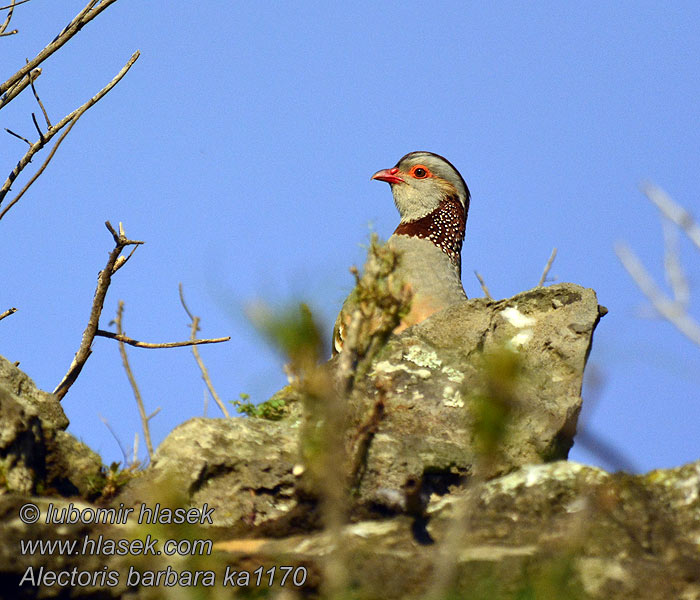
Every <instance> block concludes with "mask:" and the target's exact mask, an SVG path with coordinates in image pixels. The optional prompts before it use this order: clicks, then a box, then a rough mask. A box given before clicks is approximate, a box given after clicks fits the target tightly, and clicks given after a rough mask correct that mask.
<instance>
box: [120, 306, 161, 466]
mask: <svg viewBox="0 0 700 600" xmlns="http://www.w3.org/2000/svg"><path fill="white" fill-rule="evenodd" d="M123 314H124V302H123V301H122V300H120V301H119V307H118V308H117V318H116V319H115V324H116V326H117V334H118V336H119V337H122V336H123V333H124V332H123V329H122V316H123ZM119 354H120V355H121V357H122V363H123V364H124V370H125V371H126V376H127V377H128V378H129V383H130V384H131V389H132V390H133V392H134V398H136V405H137V406H138V408H139V416H140V417H141V427H142V428H143V437H144V439H145V440H146V449H147V450H148V458H150V459H151V460H153V443H152V442H151V430H150V427H149V422H150V420H151V419H152V418H153V417H155V416H156V415H157V414H158V413H159V412H160V408H156V410H154V411H153V412H152V413H151V414H150V415H147V414H146V407H145V406H144V404H143V398H142V397H141V392H140V390H139V386H138V385H137V383H136V378H135V377H134V373H133V371H132V370H131V365H129V357H128V356H127V355H126V348H125V347H124V343H123V342H121V341H120V342H119Z"/></svg>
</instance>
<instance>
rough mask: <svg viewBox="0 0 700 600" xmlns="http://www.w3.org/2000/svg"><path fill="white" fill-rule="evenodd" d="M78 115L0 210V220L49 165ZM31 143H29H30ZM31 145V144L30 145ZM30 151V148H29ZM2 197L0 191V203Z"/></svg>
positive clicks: (0, 202)
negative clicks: (27, 179)
mask: <svg viewBox="0 0 700 600" xmlns="http://www.w3.org/2000/svg"><path fill="white" fill-rule="evenodd" d="M79 118H80V116H78V117H76V118H75V119H74V120H73V122H72V123H71V124H70V125H68V127H66V130H65V131H64V132H63V133H62V134H61V137H59V138H58V140H56V143H55V144H54V145H53V148H51V152H49V155H48V156H47V157H46V160H45V161H44V162H43V163H42V165H41V166H40V167H39V168H38V169H37V171H36V173H34V175H32V176H31V178H30V179H29V181H27V183H26V184H24V187H23V188H22V189H21V190H20V191H19V193H18V194H17V195H16V196H15V197H14V198H13V199H12V200H11V201H10V202H9V204H8V205H7V206H6V207H5V208H3V209H2V211H0V221H2V218H3V217H4V216H5V215H6V214H7V213H8V212H9V211H10V209H11V208H12V207H13V206H14V205H15V204H17V203H18V202H19V201H20V198H22V196H24V194H25V193H26V192H27V190H28V189H29V188H30V187H31V186H32V185H33V184H34V182H35V181H36V180H37V179H39V177H41V174H42V173H43V172H44V171H45V170H46V167H48V166H49V163H50V162H51V159H52V158H53V157H54V155H55V154H56V151H57V150H58V148H59V147H60V145H61V143H62V142H63V140H65V139H66V136H67V135H68V134H69V133H70V130H71V129H73V125H75V124H76V123H77V122H78V119H79ZM30 144H31V143H30ZM32 147H33V146H32ZM30 152H31V148H30ZM7 191H8V192H9V191H10V188H9V187H8V188H7ZM2 197H3V194H2V193H1V192H0V204H2Z"/></svg>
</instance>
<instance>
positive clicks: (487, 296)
mask: <svg viewBox="0 0 700 600" xmlns="http://www.w3.org/2000/svg"><path fill="white" fill-rule="evenodd" d="M474 275H476V278H477V279H478V280H479V285H480V286H481V291H483V292H484V296H486V298H487V299H488V300H493V297H492V296H491V292H489V288H487V287H486V282H485V281H484V278H483V277H482V276H481V274H480V273H479V271H474Z"/></svg>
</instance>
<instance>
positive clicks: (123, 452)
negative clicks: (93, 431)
mask: <svg viewBox="0 0 700 600" xmlns="http://www.w3.org/2000/svg"><path fill="white" fill-rule="evenodd" d="M98 416H99V417H100V421H102V422H103V423H104V425H105V427H106V428H107V430H108V431H109V432H110V433H111V434H112V437H113V438H114V440H115V441H116V442H117V446H119V449H120V450H121V451H122V456H123V457H124V466H126V465H128V464H129V457H128V456H127V455H126V450H125V449H124V446H122V443H121V440H120V439H119V438H118V437H117V433H116V431H114V429H112V426H111V425H110V424H109V421H108V420H107V419H105V418H104V417H103V416H102V415H98Z"/></svg>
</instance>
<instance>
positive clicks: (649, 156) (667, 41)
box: [0, 0, 700, 470]
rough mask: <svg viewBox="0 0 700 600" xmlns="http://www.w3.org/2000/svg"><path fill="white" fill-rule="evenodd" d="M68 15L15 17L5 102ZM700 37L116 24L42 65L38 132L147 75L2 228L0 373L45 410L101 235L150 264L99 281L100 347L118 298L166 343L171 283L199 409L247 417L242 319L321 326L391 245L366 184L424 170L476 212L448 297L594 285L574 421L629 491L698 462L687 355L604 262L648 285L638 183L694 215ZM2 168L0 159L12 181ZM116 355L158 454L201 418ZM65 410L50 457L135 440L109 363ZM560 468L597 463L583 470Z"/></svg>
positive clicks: (568, 13) (389, 12) (244, 13)
mask: <svg viewBox="0 0 700 600" xmlns="http://www.w3.org/2000/svg"><path fill="white" fill-rule="evenodd" d="M84 3H85V0H80V1H74V0H70V1H69V0H64V1H62V2H52V1H50V0H32V2H29V3H28V4H25V5H22V6H20V7H17V9H16V10H15V17H14V19H13V27H16V28H18V29H19V30H20V32H19V34H18V35H15V36H11V37H6V38H1V39H0V44H2V49H3V60H2V67H3V69H2V70H3V75H4V78H6V77H9V76H10V75H11V74H12V73H14V71H15V70H17V69H18V68H19V67H20V66H21V64H23V61H24V59H25V58H27V57H29V58H31V57H33V56H34V55H35V54H36V53H37V52H38V51H39V50H40V49H41V48H43V47H44V45H45V44H46V43H48V42H49V41H50V40H51V39H53V37H54V36H55V35H56V34H57V33H58V31H59V30H60V29H61V28H62V26H63V25H64V24H65V23H67V22H68V21H69V20H70V18H72V17H73V16H74V15H75V14H76V13H77V12H78V11H79V10H80V9H81V8H82V7H83V5H84ZM698 23H700V5H699V4H698V3H696V2H674V3H665V4H660V3H653V2H615V3H604V2H594V3H585V4H580V5H574V4H573V3H560V2H541V3H537V4H535V3H524V2H489V3H483V2H482V3H463V2H437V3H432V4H430V6H427V5H426V4H425V3H419V2H401V3H390V2H379V3H378V2H355V3H352V4H345V3H327V2H299V3H281V2H280V3H259V2H248V3H232V2H222V1H218V2H210V3H205V4H201V3H200V4H197V3H194V4H193V3H185V2H163V1H156V0H151V1H149V2H134V1H129V0H120V1H119V2H117V3H116V4H115V5H114V6H112V7H110V8H109V9H108V10H107V11H106V12H105V13H103V14H102V15H101V16H99V17H98V18H97V19H96V20H94V21H93V22H91V23H90V24H88V25H87V26H86V27H85V28H84V29H83V31H82V32H80V34H78V36H76V37H75V38H74V39H73V40H71V41H70V42H69V44H68V45H67V46H66V47H64V48H63V49H62V50H61V51H60V52H58V53H57V54H55V55H54V56H53V57H51V58H50V59H49V60H48V61H47V62H46V63H44V65H43V70H44V72H43V74H42V76H41V77H40V78H39V80H38V84H37V87H38V91H39V93H40V94H41V97H42V99H43V101H44V104H45V105H46V107H47V109H48V111H49V113H50V115H51V116H52V118H53V120H54V122H55V121H57V120H58V119H59V118H60V117H62V116H63V115H65V114H67V113H68V112H69V111H71V110H72V109H74V108H75V107H77V106H79V105H80V104H82V103H83V102H84V101H85V100H86V99H87V98H88V97H90V96H92V95H93V94H94V93H95V92H96V91H97V90H99V89H100V88H101V87H102V86H104V85H105V84H106V83H107V82H108V81H109V80H110V79H111V78H112V77H113V76H114V74H116V73H117V71H119V69H120V68H121V66H122V65H123V64H124V63H125V62H126V61H127V59H128V58H129V56H130V55H131V54H132V52H133V51H134V50H136V49H140V50H141V53H142V54H141V58H140V59H139V61H138V62H137V63H136V65H135V66H134V67H133V69H132V70H131V72H130V73H129V74H128V75H127V77H126V78H125V79H124V80H123V81H122V82H121V83H120V84H119V85H118V86H117V87H116V88H115V89H114V90H113V91H112V92H111V93H110V94H109V95H108V96H107V97H106V98H105V99H104V100H102V101H101V102H100V103H99V104H98V105H97V106H95V107H94V108H92V109H91V110H90V111H89V112H88V113H87V114H86V115H85V116H83V117H82V119H81V120H80V121H79V123H78V124H77V125H76V126H75V127H74V128H73V131H72V132H71V133H70V134H69V137H68V138H67V139H66V141H65V142H64V144H63V145H62V147H61V148H60V149H59V151H58V153H57V155H56V157H55V158H54V160H53V162H52V163H51V165H50V166H49V168H48V169H47V171H46V173H45V174H44V175H43V176H42V177H41V178H40V179H39V180H38V182H37V183H36V184H35V185H34V186H33V188H32V189H31V191H30V192H29V193H28V194H27V195H26V196H25V197H24V198H23V199H22V200H21V202H20V203H19V204H18V205H17V206H16V207H15V208H14V209H13V210H12V211H11V212H10V213H9V214H8V215H7V216H6V217H5V218H4V219H3V220H2V222H0V257H1V259H0V282H1V284H0V312H1V311H2V310H5V308H9V307H10V306H16V307H17V308H18V309H19V310H18V312H17V313H16V314H15V315H13V316H12V317H10V318H7V319H5V320H4V321H2V322H1V323H0V354H2V355H3V356H5V357H6V358H8V359H9V360H12V361H20V363H21V364H20V366H21V368H23V369H24V370H25V371H26V372H27V373H28V374H29V375H30V376H31V377H32V378H33V379H34V380H35V381H36V382H37V384H38V385H39V386H40V387H42V388H43V389H46V390H52V389H53V388H54V387H55V385H56V384H57V383H58V382H59V381H60V380H61V378H62V376H63V375H64V373H65V371H66V370H67V368H68V366H69V364H70V362H71V360H72V357H73V354H74V353H75V351H76V350H77V347H78V345H79V342H80V337H81V334H82V330H83V328H84V327H85V324H86V322H87V317H88V314H89V310H90V305H91V302H92V295H93V292H94V288H95V283H96V275H97V273H98V271H99V270H100V269H101V268H102V267H103V266H104V264H105V261H106V258H107V253H108V252H109V250H111V248H112V240H111V236H110V235H109V234H108V232H107V231H106V229H105V228H104V225H103V222H104V221H105V220H107V219H109V220H111V221H112V223H113V224H115V225H116V224H117V223H118V222H119V221H123V222H124V225H125V228H126V232H127V234H128V235H129V236H131V237H133V238H136V239H143V240H146V242H147V243H146V244H145V246H143V247H142V248H140V249H139V250H138V251H137V252H136V254H135V255H134V257H133V258H132V260H131V261H130V263H129V264H128V265H127V266H126V267H125V268H124V269H122V270H121V271H120V272H119V273H118V275H117V276H116V277H115V279H114V282H113V285H112V287H111V288H110V291H109V295H108V297H107V302H106V305H105V312H104V314H103V317H102V321H101V325H102V327H103V328H107V325H108V323H109V321H110V320H111V319H112V318H113V316H114V314H115V311H116V306H117V302H118V300H119V299H122V300H124V301H125V303H126V312H125V317H124V318H125V321H124V327H125V330H126V333H127V334H128V335H131V336H132V337H135V338H137V339H141V340H145V341H174V340H179V339H185V338H187V337H188V335H189V331H188V328H187V323H188V321H187V318H186V316H185V315H184V313H183V311H182V309H181V307H180V305H179V300H178V295H177V285H178V282H180V281H181V282H182V283H183V285H184V288H185V293H186V296H187V299H188V302H189V304H190V306H191V308H192V309H193V311H194V312H195V313H196V314H198V315H200V316H201V317H202V319H203V322H202V328H203V330H202V333H201V335H202V336H205V337H216V336H223V335H231V336H232V340H231V341H230V342H228V343H227V344H225V345H218V346H208V347H201V348H200V350H201V354H202V356H203V358H204V360H205V362H206V364H207V366H208V368H209V370H210V374H211V376H212V378H213V380H214V383H215V385H216V387H217V389H218V391H219V394H220V395H221V396H222V397H223V398H225V399H228V400H232V399H235V398H237V397H238V395H239V394H240V393H242V392H244V393H248V394H250V395H251V397H252V399H253V400H255V401H259V400H264V399H266V398H267V397H269V396H270V395H271V394H272V393H273V392H274V391H276V390H277V389H279V388H280V387H282V386H283V385H284V384H285V377H284V375H283V373H282V370H281V362H282V361H281V359H280V357H279V356H277V355H276V354H275V353H274V352H273V351H272V350H270V349H269V348H267V347H266V346H265V345H264V343H263V342H262V341H261V339H260V338H259V336H258V335H257V334H256V333H255V332H254V330H253V329H252V327H251V326H250V325H249V324H248V322H247V321H246V319H245V316H244V308H245V306H246V305H247V304H248V303H250V302H252V301H254V300H256V299H265V300H266V301H268V302H270V303H271V304H273V305H280V306H281V305H285V303H287V302H288V301H290V300H294V299H305V300H307V301H308V302H309V303H310V304H311V305H312V307H313V308H314V309H315V310H316V312H317V314H318V315H319V316H320V317H321V318H322V320H323V321H324V323H325V324H326V325H327V326H328V328H329V330H330V325H331V323H332V322H333V319H334V318H335V315H336V313H337V311H338V309H339V307H340V304H341V303H342V301H343V299H344V297H345V295H346V294H347V292H348V291H349V289H350V287H351V285H352V278H351V276H350V274H349V273H348V267H349V266H350V265H352V264H361V263H362V261H363V253H364V251H363V249H362V244H363V243H365V242H366V241H367V238H368V234H369V231H370V230H374V231H377V232H378V233H379V234H380V235H381V236H384V237H388V236H389V235H390V234H391V232H392V230H393V229H394V227H395V226H396V224H397V222H398V217H397V213H396V211H395V208H394V206H393V202H392V200H391V194H390V192H389V189H388V186H386V185H384V184H379V183H377V182H370V180H369V176H370V175H371V174H372V173H374V172H375V171H376V170H378V169H380V168H385V167H389V166H392V165H393V164H394V163H395V162H396V161H397V159H398V158H399V157H401V156H402V155H403V154H405V153H406V152H409V151H412V150H431V151H434V152H438V153H440V154H442V155H444V156H446V157H447V158H449V160H450V161H451V162H452V163H453V164H454V165H455V166H457V167H458V168H459V169H460V171H461V173H462V175H463V176H464V178H465V179H466V181H467V183H468V185H469V187H470V189H471V191H472V204H471V209H470V214H469V221H468V223H467V239H466V244H465V249H464V252H463V273H464V276H463V279H464V283H465V288H466V290H467V293H468V294H469V295H470V296H480V295H481V291H480V288H479V285H478V282H477V281H476V279H475V278H474V277H473V275H472V273H473V271H474V270H475V269H476V270H478V271H479V272H480V273H481V274H482V275H483V276H484V278H485V280H486V282H487V284H488V286H489V288H490V290H491V292H492V294H493V295H494V296H495V297H499V298H501V297H508V296H511V295H514V294H516V293H518V292H520V291H524V290H527V289H529V288H531V287H533V286H534V285H535V284H536V283H537V281H538V279H539V277H540V274H541V271H542V268H543V266H544V263H545V262H546V260H547V258H548V256H549V253H550V252H551V250H552V247H554V246H556V247H558V249H559V255H558V257H557V259H556V261H555V264H554V267H553V269H552V272H551V275H553V276H555V277H556V278H557V281H572V282H575V283H578V284H581V285H583V286H586V287H592V288H594V289H595V290H596V292H597V293H598V298H599V302H600V303H601V304H603V305H605V306H607V307H608V309H609V310H610V313H609V314H608V315H607V316H606V317H605V318H604V319H603V320H602V321H601V323H600V325H599V328H598V331H597V332H596V335H595V340H594V347H593V352H592V354H591V357H590V361H589V373H590V374H592V375H594V377H591V379H590V382H589V384H588V385H587V386H586V389H585V390H584V415H583V419H584V421H585V423H586V424H587V425H588V427H590V429H591V431H593V432H595V433H596V435H598V436H601V437H603V438H604V439H605V440H607V441H608V442H609V443H611V444H613V445H614V446H615V447H616V448H618V449H619V450H620V451H622V452H624V453H625V454H626V455H627V456H629V458H630V459H631V460H632V461H633V463H634V464H636V465H637V466H638V468H639V469H640V470H648V469H651V468H656V467H666V466H674V465H678V464H682V463H684V462H688V461H691V460H694V459H697V458H698V457H699V456H700V349H698V348H697V347H694V346H693V345H692V344H691V343H690V342H687V341H686V340H685V339H683V338H682V337H681V335H680V334H678V333H677V332H676V331H675V330H674V329H673V328H672V327H671V326H670V325H669V324H667V323H665V322H663V321H661V320H659V319H657V318H653V316H652V318H649V317H650V316H651V314H650V312H649V311H648V310H645V301H644V299H643V298H642V296H641V294H640V293H639V291H638V290H637V289H636V288H635V286H634V284H633V283H632V282H631V280H630V279H629V277H628V276H627V274H626V273H625V271H624V269H623V268H622V267H621V265H620V264H619V262H618V260H617V259H616V257H615V254H614V252H613V245H614V243H615V242H616V241H619V240H624V241H626V242H627V243H629V244H630V246H631V247H632V248H633V249H634V250H635V251H636V252H637V253H638V254H639V256H640V258H641V259H642V260H643V261H644V262H645V264H646V265H647V266H648V268H649V269H650V270H651V272H652V273H653V275H654V276H655V277H656V278H657V280H659V281H663V269H662V261H663V237H662V230H661V226H660V222H659V218H658V215H657V211H656V209H655V208H654V207H653V206H652V205H650V203H648V202H647V201H646V200H645V198H644V196H643V195H642V194H641V193H640V192H639V189H638V185H639V183H640V182H641V181H643V180H651V181H653V182H655V183H656V184H658V185H659V186H661V187H663V188H664V189H665V190H666V191H668V192H669V193H670V194H671V195H672V196H673V197H674V198H675V200H676V201H678V202H679V203H681V204H683V205H685V206H686V207H687V208H688V209H689V210H691V212H692V211H696V212H697V208H698V190H700V169H698V158H699V157H700V127H699V125H698V124H699V122H700V121H699V119H698V115H700V106H699V105H700V77H699V75H700V68H699V66H700V65H699V60H698V57H699V56H700V35H698V34H699V32H698ZM4 78H3V79H4ZM32 111H35V112H36V107H35V105H34V104H33V99H32V97H31V95H27V94H25V95H24V96H22V97H21V98H20V99H17V100H15V101H14V102H13V103H12V104H10V105H9V107H7V108H6V109H4V110H3V111H2V113H0V121H1V122H0V125H1V126H2V127H9V128H10V129H12V130H14V131H17V132H18V133H21V134H23V135H25V136H27V137H34V136H35V135H36V134H35V133H33V131H34V130H33V126H32V123H31V117H30V113H31V112H32ZM24 146H25V145H24V144H23V142H21V141H20V140H17V139H15V138H13V137H11V136H9V135H5V137H4V138H2V143H0V165H5V166H4V168H5V170H6V171H7V172H9V171H10V170H11V168H12V167H13V166H14V164H15V163H16V161H17V160H18V159H19V158H20V156H21V155H22V154H23V153H24V151H25V147H24ZM44 157H45V154H44V155H43V156H40V157H38V159H35V161H34V163H35V164H36V165H38V164H41V160H43V158H44ZM31 172H32V171H31V170H29V171H28V172H27V171H25V174H24V175H23V176H22V179H21V180H20V182H19V184H20V185H17V184H15V187H14V189H15V190H19V189H20V187H21V185H22V184H23V183H24V182H25V181H26V178H27V177H28V173H31ZM4 177H5V176H3V179H4ZM682 253H683V258H684V264H685V266H686V267H687V271H688V277H689V279H690V284H691V287H692V289H691V293H692V294H693V301H692V305H693V308H691V311H692V312H693V314H694V315H695V316H696V317H698V316H700V290H698V283H699V282H700V266H699V265H700V256H699V255H698V253H697V251H695V250H694V249H693V248H692V247H691V246H690V244H688V243H685V240H684V243H683V244H682ZM129 356H130V359H131V362H132V367H133V370H134V373H135V375H136V378H137V380H138V382H139V384H140V386H141V391H142V394H143V396H144V400H145V403H146V405H147V408H148V409H149V410H154V409H155V408H157V407H161V408H162V410H161V412H160V414H159V415H158V416H157V417H155V419H154V420H153V421H152V433H153V436H154V440H155V441H156V442H158V441H160V440H162V439H163V437H164V436H165V435H166V434H167V432H168V431H169V430H171V429H172V428H173V427H174V426H175V425H177V424H178V423H181V422H183V421H185V420H186V419H188V418H190V417H192V416H195V415H201V414H202V411H203V403H204V397H205V391H204V384H203V383H202V381H201V379H200V376H199V373H198V370H197V367H196V365H195V363H194V361H193V359H192V356H191V353H190V350H189V349H179V350H139V349H135V348H129ZM63 405H64V409H65V411H66V413H67V415H68V417H69V418H70V420H71V426H70V429H69V430H70V431H71V432H72V433H74V434H75V435H76V436H78V437H79V438H81V439H83V440H84V441H85V442H87V443H88V444H90V445H91V446H92V447H93V448H95V449H96V450H98V451H99V452H100V453H101V454H102V456H103V458H104V460H105V461H111V460H121V451H120V450H119V447H118V445H117V443H116V442H115V441H114V439H113V438H112V436H111V435H110V434H109V432H108V431H107V429H106V427H105V426H104V425H103V423H102V422H101V420H100V416H102V417H104V418H105V419H107V420H108V421H109V423H110V425H111V427H112V428H113V429H114V430H115V431H116V433H117V435H118V437H119V438H120V439H121V441H122V443H123V445H125V446H127V447H130V446H131V444H132V440H133V436H134V433H135V432H136V431H139V432H140V423H139V420H138V413H137V409H136V406H135V403H134V400H133V397H132V393H131V390H130V387H129V385H128V382H127V379H126V376H125V374H124V371H123V369H122V367H121V362H120V358H119V354H118V348H117V344H116V343H115V342H113V341H111V340H106V339H97V340H96V341H95V343H94V346H93V355H92V356H91V358H90V360H89V361H88V363H87V366H86V368H85V369H84V371H83V373H82V374H81V376H80V378H79V379H78V381H77V383H76V384H75V385H74V386H73V388H72V389H71V391H70V392H69V394H68V396H66V398H65V400H64V401H63ZM209 414H210V415H218V409H216V407H215V406H213V403H211V402H210V403H209ZM141 449H142V455H143V452H144V451H145V448H144V445H143V443H141ZM571 457H572V458H573V459H575V460H579V461H582V462H587V463H592V464H604V463H602V461H601V459H600V457H597V456H594V455H591V454H590V453H589V452H587V451H586V450H585V449H583V448H581V447H578V446H576V447H574V450H573V451H572V454H571Z"/></svg>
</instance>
